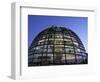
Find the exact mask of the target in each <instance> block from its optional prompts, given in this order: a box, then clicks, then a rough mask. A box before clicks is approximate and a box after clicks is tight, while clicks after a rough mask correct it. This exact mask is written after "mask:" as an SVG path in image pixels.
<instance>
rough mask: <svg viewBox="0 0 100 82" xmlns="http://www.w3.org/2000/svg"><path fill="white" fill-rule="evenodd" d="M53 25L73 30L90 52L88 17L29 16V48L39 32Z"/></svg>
mask: <svg viewBox="0 0 100 82" xmlns="http://www.w3.org/2000/svg"><path fill="white" fill-rule="evenodd" d="M52 25H55V26H62V27H66V28H69V29H71V30H73V31H74V32H75V33H76V34H77V35H78V36H79V38H80V39H81V41H82V43H83V45H84V46H85V49H86V51H88V50H87V42H88V41H87V40H88V30H87V29H88V18H87V17H69V16H42V15H28V46H30V44H31V42H32V40H33V39H34V38H35V36H36V35H37V34H38V33H39V32H41V31H42V30H44V29H45V28H48V27H49V26H52Z"/></svg>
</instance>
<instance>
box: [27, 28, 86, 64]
mask: <svg viewBox="0 0 100 82" xmlns="http://www.w3.org/2000/svg"><path fill="white" fill-rule="evenodd" d="M28 55H29V57H28V58H29V59H28V61H29V65H33V66H34V65H36V66H37V65H58V64H60V65H61V64H82V63H87V62H86V60H87V54H86V51H85V48H84V45H83V44H82V42H81V40H80V38H79V37H78V35H77V34H76V33H75V32H73V31H72V30H70V29H69V28H65V27H57V26H51V27H49V28H46V29H44V30H43V31H41V32H40V33H39V34H38V35H37V36H36V37H35V38H34V39H33V41H32V43H31V46H30V47H29V50H28Z"/></svg>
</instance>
